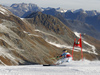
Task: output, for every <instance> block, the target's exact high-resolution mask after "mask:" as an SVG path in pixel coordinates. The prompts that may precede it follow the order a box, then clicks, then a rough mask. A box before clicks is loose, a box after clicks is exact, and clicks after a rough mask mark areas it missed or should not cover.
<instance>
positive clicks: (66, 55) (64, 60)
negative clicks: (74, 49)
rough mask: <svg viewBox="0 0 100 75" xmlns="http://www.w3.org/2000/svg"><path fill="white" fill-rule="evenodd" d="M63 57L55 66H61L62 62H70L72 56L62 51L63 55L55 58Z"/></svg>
mask: <svg viewBox="0 0 100 75" xmlns="http://www.w3.org/2000/svg"><path fill="white" fill-rule="evenodd" d="M59 57H63V58H62V59H60V60H58V61H57V63H56V64H62V63H63V62H70V61H71V60H72V55H71V54H70V53H68V52H67V50H63V53H62V54H61V55H60V56H57V58H59Z"/></svg>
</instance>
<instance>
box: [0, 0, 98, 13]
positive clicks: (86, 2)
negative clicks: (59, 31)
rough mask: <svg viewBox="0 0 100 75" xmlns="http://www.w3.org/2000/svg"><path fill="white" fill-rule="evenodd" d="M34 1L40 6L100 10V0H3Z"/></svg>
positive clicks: (8, 0) (7, 0)
mask: <svg viewBox="0 0 100 75" xmlns="http://www.w3.org/2000/svg"><path fill="white" fill-rule="evenodd" d="M22 2H24V3H34V4H37V5H38V6H39V7H54V8H57V7H61V8H64V9H80V8H82V9H85V10H98V11H100V7H99V6H100V0H2V1H0V3H1V4H12V3H22Z"/></svg>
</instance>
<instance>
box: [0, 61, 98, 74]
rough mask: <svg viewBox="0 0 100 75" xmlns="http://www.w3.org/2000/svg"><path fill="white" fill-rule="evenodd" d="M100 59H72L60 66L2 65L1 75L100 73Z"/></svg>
mask: <svg viewBox="0 0 100 75" xmlns="http://www.w3.org/2000/svg"><path fill="white" fill-rule="evenodd" d="M99 74H100V61H88V60H84V61H71V62H70V63H64V64H62V65H60V66H42V65H26V66H0V75H99Z"/></svg>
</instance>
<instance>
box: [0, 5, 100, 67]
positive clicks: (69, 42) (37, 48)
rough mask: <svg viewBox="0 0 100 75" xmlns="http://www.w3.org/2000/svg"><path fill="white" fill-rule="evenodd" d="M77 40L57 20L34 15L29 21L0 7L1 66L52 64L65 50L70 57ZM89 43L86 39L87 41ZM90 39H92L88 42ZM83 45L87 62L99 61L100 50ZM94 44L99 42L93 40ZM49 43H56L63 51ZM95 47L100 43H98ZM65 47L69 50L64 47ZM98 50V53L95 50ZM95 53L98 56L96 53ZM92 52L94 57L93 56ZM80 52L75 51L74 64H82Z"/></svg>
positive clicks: (35, 13) (49, 16) (97, 47)
mask: <svg viewBox="0 0 100 75" xmlns="http://www.w3.org/2000/svg"><path fill="white" fill-rule="evenodd" d="M74 38H77V39H78V37H77V36H76V35H75V34H74V33H73V32H72V31H71V30H70V29H69V28H68V27H67V26H66V25H64V24H63V23H62V22H61V21H60V20H59V19H58V18H56V17H53V16H51V15H46V14H43V13H41V12H34V13H31V14H30V15H28V16H27V18H26V19H24V18H19V17H17V16H15V15H13V14H12V13H11V12H10V11H8V10H7V9H5V8H4V7H2V6H0V64H1V65H20V64H53V63H55V62H56V61H57V60H56V59H55V60H52V59H50V58H52V57H56V56H57V55H60V54H61V52H62V50H63V49H68V51H69V52H70V53H71V50H72V49H71V48H69V46H73V42H74ZM86 39H88V38H87V37H85V39H84V40H86ZM89 39H90V38H89ZM89 39H88V43H89V44H86V43H84V42H83V48H84V49H85V51H84V53H83V54H84V58H86V59H89V60H93V59H99V53H100V51H99V49H100V47H99V46H98V45H97V44H95V43H94V42H93V43H94V44H93V43H91V41H89ZM93 41H95V42H96V40H95V39H94V40H93ZM50 42H53V43H54V42H55V43H56V44H59V45H60V46H62V47H59V46H56V45H54V44H52V43H50ZM96 43H98V44H99V43H100V42H99V41H97V42H96ZM64 45H65V46H66V47H64ZM91 45H94V46H95V48H96V49H95V51H94V50H93V46H91ZM67 46H68V47H67ZM93 51H94V52H95V53H97V54H95V53H93ZM91 52H92V53H91ZM91 54H92V55H91ZM79 55H80V51H79V49H78V51H75V55H74V58H75V60H80V57H79Z"/></svg>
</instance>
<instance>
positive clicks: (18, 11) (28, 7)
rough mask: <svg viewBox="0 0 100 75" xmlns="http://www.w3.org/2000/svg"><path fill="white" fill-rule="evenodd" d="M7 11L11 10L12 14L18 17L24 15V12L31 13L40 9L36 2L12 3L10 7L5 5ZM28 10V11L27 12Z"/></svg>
mask: <svg viewBox="0 0 100 75" xmlns="http://www.w3.org/2000/svg"><path fill="white" fill-rule="evenodd" d="M5 7H6V8H7V9H8V10H9V11H11V12H12V13H13V14H14V15H16V16H18V17H25V16H24V14H25V13H29V14H30V13H31V12H33V11H42V10H41V8H40V7H38V6H37V5H36V4H32V3H29V4H27V3H19V4H17V3H15V4H12V5H11V6H10V7H8V6H5ZM29 11H30V12H29Z"/></svg>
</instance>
